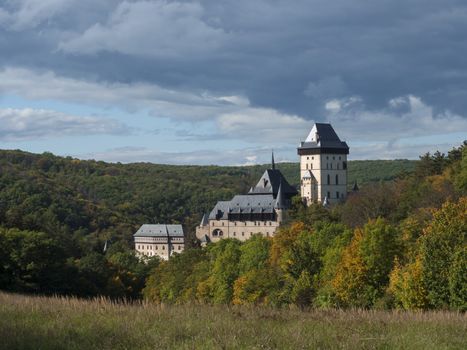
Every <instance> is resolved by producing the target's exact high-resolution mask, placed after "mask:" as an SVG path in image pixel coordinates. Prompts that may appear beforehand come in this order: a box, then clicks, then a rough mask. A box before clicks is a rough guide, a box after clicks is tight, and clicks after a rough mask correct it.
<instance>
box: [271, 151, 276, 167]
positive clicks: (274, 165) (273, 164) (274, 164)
mask: <svg viewBox="0 0 467 350" xmlns="http://www.w3.org/2000/svg"><path fill="white" fill-rule="evenodd" d="M271 163H272V170H276V163H275V162H274V150H272V162H271Z"/></svg>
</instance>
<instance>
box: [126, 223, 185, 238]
mask: <svg viewBox="0 0 467 350" xmlns="http://www.w3.org/2000/svg"><path fill="white" fill-rule="evenodd" d="M133 236H135V237H184V234H183V228H182V225H164V224H156V225H152V224H144V225H142V226H141V227H140V228H139V230H138V231H136V233H135V234H134V235H133Z"/></svg>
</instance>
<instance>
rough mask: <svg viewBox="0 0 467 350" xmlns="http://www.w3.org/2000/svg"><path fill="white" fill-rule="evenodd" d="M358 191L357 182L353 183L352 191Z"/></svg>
mask: <svg viewBox="0 0 467 350" xmlns="http://www.w3.org/2000/svg"><path fill="white" fill-rule="evenodd" d="M358 190H359V188H358V185H357V181H355V182H354V184H353V188H352V191H353V192H357V191H358Z"/></svg>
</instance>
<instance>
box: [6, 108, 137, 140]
mask: <svg viewBox="0 0 467 350" xmlns="http://www.w3.org/2000/svg"><path fill="white" fill-rule="evenodd" d="M130 132H131V129H129V128H127V127H126V126H125V125H123V124H121V123H119V122H117V121H115V120H112V119H104V118H98V117H82V116H74V115H68V114H65V113H61V112H57V111H52V110H44V109H31V108H24V109H12V108H6V109H0V140H1V141H24V140H35V139H40V138H46V137H62V136H70V135H90V134H113V135H124V134H128V133H130Z"/></svg>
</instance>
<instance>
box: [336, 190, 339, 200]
mask: <svg viewBox="0 0 467 350" xmlns="http://www.w3.org/2000/svg"><path fill="white" fill-rule="evenodd" d="M336 198H337V199H339V191H337V192H336Z"/></svg>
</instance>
